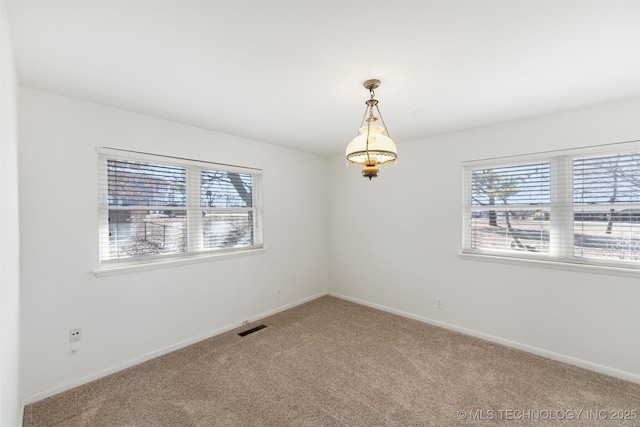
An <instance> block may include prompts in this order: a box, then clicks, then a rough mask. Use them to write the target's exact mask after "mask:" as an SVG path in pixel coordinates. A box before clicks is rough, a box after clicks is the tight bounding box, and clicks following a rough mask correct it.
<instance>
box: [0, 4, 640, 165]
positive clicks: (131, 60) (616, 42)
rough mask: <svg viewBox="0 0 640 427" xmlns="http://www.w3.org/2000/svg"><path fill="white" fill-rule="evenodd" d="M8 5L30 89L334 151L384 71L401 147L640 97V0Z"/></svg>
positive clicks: (385, 94)
mask: <svg viewBox="0 0 640 427" xmlns="http://www.w3.org/2000/svg"><path fill="white" fill-rule="evenodd" d="M6 3H7V10H8V15H9V22H10V26H11V35H12V42H13V46H14V53H15V57H16V63H17V71H18V77H19V81H20V84H21V85H24V86H29V87H33V88H38V89H43V90H47V91H51V92H56V93H60V94H63V95H68V96H72V97H76V98H80V99H84V100H88V101H92V102H96V103H100V104H104V105H108V106H113V107H117V108H121V109H125V110H130V111H134V112H139V113H143V114H148V115H152V116H156V117H160V118H164V119H168V120H173V121H177V122H181V123H186V124H190V125H194V126H199V127H203V128H207V129H212V130H216V131H219V132H224V133H228V134H233V135H238V136H242V137H246V138H251V139H255V140H259V141H264V142H268V143H272V144H278V145H283V146H287V147H291V148H295V149H299V150H303V151H308V152H313V153H318V154H321V155H333V154H338V153H341V152H343V150H344V148H345V146H346V144H347V142H348V141H349V140H350V139H351V138H353V137H354V136H355V135H356V133H357V128H358V125H359V124H360V120H361V118H362V115H363V113H364V101H365V100H366V99H367V98H368V97H369V94H368V91H367V90H366V89H364V87H363V86H362V82H363V81H364V80H366V79H369V78H378V79H380V80H382V85H381V86H380V88H379V89H377V90H376V98H377V99H378V100H379V102H380V103H379V106H380V110H381V111H382V114H383V116H384V119H385V122H386V124H387V126H388V128H389V131H390V133H391V136H392V137H393V138H394V139H395V140H396V142H398V143H400V144H401V143H402V142H403V141H409V140H415V139H419V138H422V137H427V136H432V135H436V134H442V133H446V132H451V131H455V130H460V129H466V128H471V127H477V126H483V125H487V124H492V123H498V122H504V121H508V120H513V119H517V118H521V117H528V116H534V115H540V114H546V113H550V112H554V111H559V110H564V109H570V108H575V107H580V106H584V105H590V104H596V103H600V102H607V101H610V100H615V99H620V98H625V97H630V96H634V95H638V94H640V1H638V0H633V1H624V0H622V1H581V0H557V1H551V0H548V1H520V0H511V1H508V0H501V1H497V0H484V1H483V0H469V1H460V0H449V1H382V2H376V1H353V0H352V1H348V0H343V1H329V0H298V1H269V0H263V1H246V0H233V1H215V0H211V1H179V0H175V1H163V2H161V1H110V2H104V1H102V2H99V1H86V0H85V1H67V2H62V1H55V0H54V1H43V2H35V1H8V2H6ZM176 143H177V144H179V143H180V141H176ZM399 150H400V156H401V155H402V152H401V150H402V147H401V146H400V147H399Z"/></svg>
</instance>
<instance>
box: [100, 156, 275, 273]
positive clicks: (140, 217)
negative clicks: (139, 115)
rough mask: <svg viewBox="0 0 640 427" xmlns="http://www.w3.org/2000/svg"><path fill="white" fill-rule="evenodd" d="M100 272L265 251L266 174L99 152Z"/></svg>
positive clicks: (206, 164)
mask: <svg viewBox="0 0 640 427" xmlns="http://www.w3.org/2000/svg"><path fill="white" fill-rule="evenodd" d="M98 157H99V179H98V182H99V187H98V193H99V197H98V200H99V206H98V209H99V245H100V248H99V252H100V266H101V268H105V267H106V268H108V267H109V266H110V265H112V264H123V263H125V264H136V263H141V262H154V261H160V260H166V259H168V258H176V257H189V256H194V255H198V256H201V255H203V254H207V253H221V252H228V251H236V250H239V249H242V250H247V249H255V248H260V247H262V210H261V206H262V194H261V186H260V183H261V173H260V171H258V170H254V169H248V168H237V167H230V166H225V165H216V164H213V163H207V162H199V161H193V160H184V159H176V158H171V157H163V156H154V155H148V154H141V153H133V152H127V151H120V150H112V149H101V150H99V156H98Z"/></svg>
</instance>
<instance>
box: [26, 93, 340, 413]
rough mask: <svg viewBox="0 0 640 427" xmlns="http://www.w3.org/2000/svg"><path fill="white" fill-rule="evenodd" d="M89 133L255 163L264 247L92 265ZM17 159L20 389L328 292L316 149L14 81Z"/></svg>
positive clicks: (322, 184)
mask: <svg viewBox="0 0 640 427" xmlns="http://www.w3.org/2000/svg"><path fill="white" fill-rule="evenodd" d="M96 146H107V147H115V148H125V149H131V150H139V151H144V152H149V153H156V154H164V155H173V156H179V157H187V158H193V159H201V160H209V161H214V162H221V163H227V164H236V165H242V166H249V167H258V168H262V169H263V170H264V175H263V184H264V240H265V247H266V251H265V252H264V253H263V254H255V255H249V256H243V257H236V258H230V259H224V260H215V261H210V262H203V263H196V264H190V265H184V266H179V267H171V268H165V269H160V270H153V271H144V272H137V273H131V274H122V275H116V276H109V277H100V278H96V277H95V276H94V275H93V274H92V271H93V270H94V268H95V267H96V266H97V259H98V252H97V250H98V241H97V224H98V223H97V196H96V193H97V154H96V151H95V149H96ZM19 160H20V163H19V166H20V168H19V170H20V175H19V189H20V209H21V212H20V214H21V218H20V219H21V222H20V234H21V244H22V271H21V274H22V276H21V279H22V293H23V295H22V304H23V309H22V311H23V315H22V319H23V324H22V335H23V394H24V396H25V400H26V401H27V402H30V401H34V400H38V399H40V398H42V397H46V396H47V395H50V394H53V393H55V392H59V391H62V390H64V389H66V388H69V387H70V386H75V385H78V384H80V383H82V382H84V381H86V380H88V379H93V378H95V377H97V376H99V375H101V374H103V373H106V372H111V371H113V370H117V369H118V368H122V367H123V366H127V365H128V364H131V363H133V362H136V361H141V360H143V359H145V358H148V357H150V356H153V355H157V354H158V353H159V352H162V351H166V350H167V349H171V348H174V347H173V346H176V345H180V344H181V343H183V344H184V343H185V342H191V341H192V340H197V339H199V338H203V337H206V336H209V335H211V334H215V333H217V332H221V331H224V330H226V329H228V328H230V327H235V326H239V325H240V322H241V321H242V320H243V319H253V318H255V317H256V316H260V315H262V314H264V313H270V312H273V311H276V310H279V309H282V308H284V307H287V306H288V305H290V304H295V303H297V302H300V301H303V300H305V299H308V298H312V297H314V296H317V295H320V294H324V293H326V289H327V247H328V239H327V236H326V230H327V221H326V217H327V215H326V206H327V193H326V163H327V160H326V159H325V158H324V157H320V156H315V155H311V154H306V153H302V152H298V151H293V150H289V149H285V148H281V147H277V146H273V145H268V144H263V143H259V142H255V141H250V140H246V139H242V138H237V137H233V136H229V135H224V134H220V133H216V132H211V131H207V130H203V129H199V128H194V127H189V126H185V125H181V124H177V123H173V122H168V121H164V120H160V119H156V118H151V117H147V116H142V115H137V114H133V113H129V112H125V111H122V110H117V109H112V108H108V107H104V106H100V105H96V104H92V103H88V102H83V101H80V100H76V99H72V98H66V97H62V96H58V95H54V94H50V93H46V92H41V91H37V90H34V89H29V88H20V145H19ZM278 287H282V288H283V295H282V296H281V297H278V296H277V291H276V290H277V288H278ZM72 327H81V328H82V334H83V336H82V340H81V341H80V342H79V343H78V345H77V350H78V351H77V353H76V354H75V355H72V354H71V353H70V352H71V350H72V348H73V347H72V345H71V344H69V343H68V329H69V328H72Z"/></svg>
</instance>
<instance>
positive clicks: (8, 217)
mask: <svg viewBox="0 0 640 427" xmlns="http://www.w3.org/2000/svg"><path fill="white" fill-rule="evenodd" d="M5 7H6V5H5V3H4V2H0V425H2V426H17V425H19V424H20V423H21V421H20V420H21V419H22V402H21V392H20V280H19V279H20V255H19V254H20V244H19V235H18V223H19V220H18V145H17V127H18V123H17V120H18V119H17V97H18V81H17V77H16V72H15V63H14V58H13V49H12V48H11V37H10V34H9V24H8V22H7V15H6V9H5Z"/></svg>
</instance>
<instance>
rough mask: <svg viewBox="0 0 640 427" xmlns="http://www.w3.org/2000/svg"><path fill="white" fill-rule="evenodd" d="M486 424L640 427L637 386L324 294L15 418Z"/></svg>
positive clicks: (92, 422) (89, 422) (124, 422)
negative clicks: (243, 333)
mask: <svg viewBox="0 0 640 427" xmlns="http://www.w3.org/2000/svg"><path fill="white" fill-rule="evenodd" d="M262 323H263V324H265V325H267V327H266V328H264V329H262V330H260V331H257V332H255V333H253V334H250V335H247V336H245V337H240V336H238V335H237V333H238V332H241V331H244V330H246V329H249V328H251V327H254V326H257V325H259V324H262ZM625 411H627V412H625ZM634 414H635V415H634ZM613 418H623V419H624V418H627V420H616V419H613ZM630 418H634V419H630ZM496 424H497V425H507V424H509V425H520V426H538V425H563V426H589V425H594V426H595V425H629V426H631V425H635V426H638V425H640V385H638V384H634V383H630V382H626V381H622V380H619V379H615V378H612V377H608V376H605V375H601V374H597V373H594V372H590V371H586V370H583V369H580V368H576V367H573V366H569V365H566V364H563V363H559V362H555V361H551V360H548V359H545V358H542V357H538V356H534V355H531V354H528V353H524V352H521V351H518V350H513V349H510V348H507V347H503V346H500V345H497V344H493V343H490V342H486V341H482V340H479V339H476V338H471V337H468V336H465V335H462V334H458V333H455V332H450V331H447V330H444V329H441V328H437V327H434V326H430V325H427V324H424V323H420V322H417V321H413V320H409V319H405V318H402V317H399V316H396V315H393V314H389V313H385V312H382V311H378V310H374V309H371V308H368V307H364V306H360V305H357V304H353V303H351V302H347V301H343V300H341V299H338V298H333V297H328V296H327V297H322V298H319V299H317V300H314V301H312V302H310V303H307V304H304V305H301V306H298V307H296V308H293V309H291V310H288V311H285V312H282V313H279V314H276V315H274V316H271V317H269V318H266V319H263V320H261V321H260V322H257V323H254V324H250V325H249V326H246V327H243V328H238V330H236V331H231V332H228V333H225V334H222V335H219V336H217V337H214V338H211V339H208V340H205V341H202V342H200V343H197V344H195V345H192V346H190V347H187V348H185V349H182V350H179V351H176V352H173V353H171V354H168V355H165V356H162V357H159V358H157V359H154V360H152V361H149V362H146V363H143V364H140V365H137V366H134V367H132V368H129V369H126V370H124V371H121V372H119V373H116V374H114V375H111V376H108V377H105V378H102V379H100V380H97V381H94V382H92V383H89V384H86V385H83V386H81V387H78V388H76V389H73V390H70V391H68V392H65V393H62V394H59V395H56V396H53V397H50V398H48V399H44V400H42V401H39V402H36V403H34V404H31V405H28V406H27V407H26V408H25V413H24V426H25V427H27V426H28V427H31V426H65V427H73V426H154V427H158V426H449V425H462V426H478V425H496Z"/></svg>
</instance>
